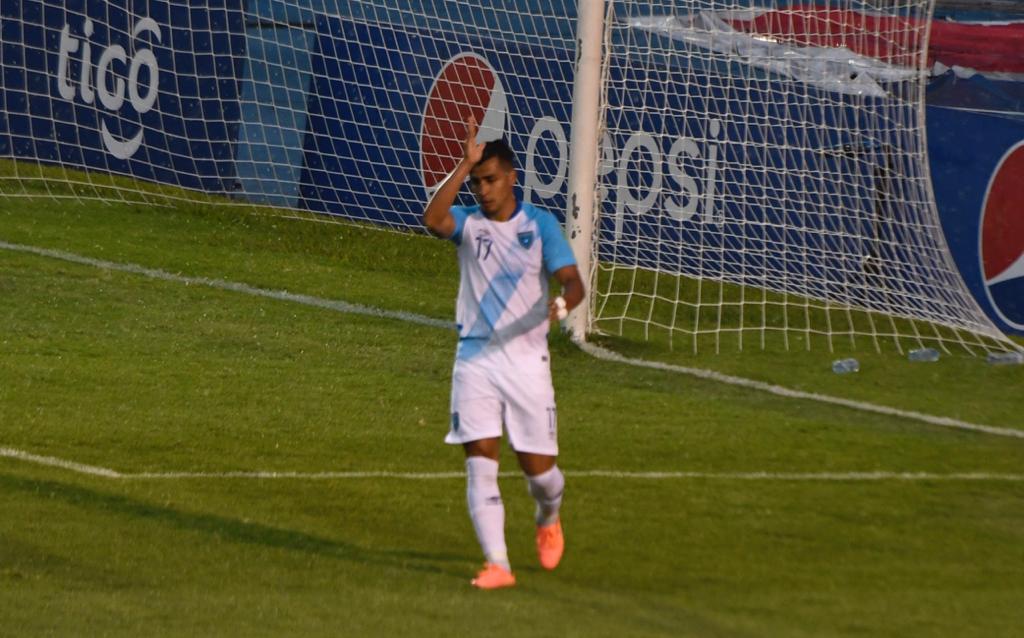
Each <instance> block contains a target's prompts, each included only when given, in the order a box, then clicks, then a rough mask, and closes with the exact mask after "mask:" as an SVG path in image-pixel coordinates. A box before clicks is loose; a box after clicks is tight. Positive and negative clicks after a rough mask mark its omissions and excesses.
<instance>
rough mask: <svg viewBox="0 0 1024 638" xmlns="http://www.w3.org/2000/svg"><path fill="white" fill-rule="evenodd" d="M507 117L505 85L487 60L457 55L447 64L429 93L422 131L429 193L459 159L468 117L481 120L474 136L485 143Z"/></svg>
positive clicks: (422, 168) (423, 166)
mask: <svg viewBox="0 0 1024 638" xmlns="http://www.w3.org/2000/svg"><path fill="white" fill-rule="evenodd" d="M507 115H508V98H507V97H506V95H505V87H504V86H503V85H502V83H501V78H499V77H498V73H497V72H496V71H495V70H494V67H492V66H491V65H490V63H489V62H488V61H487V60H485V59H484V58H482V57H480V56H479V55H477V54H475V53H461V54H459V55H456V56H455V57H453V58H451V59H450V60H448V61H447V62H445V64H444V66H443V67H442V68H441V72H440V73H438V74H437V77H436V78H434V84H433V86H431V87H430V92H429V93H428V94H427V104H426V108H424V111H423V127H422V129H421V131H420V174H421V175H422V177H423V186H424V187H425V188H426V189H427V193H428V194H429V193H433V191H434V190H435V189H436V188H437V187H438V186H439V185H440V183H441V181H442V180H444V178H445V176H446V175H448V173H450V172H451V171H452V170H453V169H454V168H455V167H456V165H458V163H459V160H460V159H462V145H463V141H464V139H465V137H466V120H468V119H469V117H470V116H473V117H475V118H476V121H477V122H478V123H479V124H480V129H479V132H478V133H477V140H479V141H483V142H486V141H490V140H494V139H498V138H500V137H501V136H502V135H503V134H504V132H505V120H506V117H507Z"/></svg>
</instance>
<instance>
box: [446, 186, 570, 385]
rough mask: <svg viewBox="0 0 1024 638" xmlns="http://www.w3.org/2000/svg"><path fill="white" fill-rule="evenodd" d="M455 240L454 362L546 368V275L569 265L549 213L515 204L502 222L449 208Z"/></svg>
mask: <svg viewBox="0 0 1024 638" xmlns="http://www.w3.org/2000/svg"><path fill="white" fill-rule="evenodd" d="M451 214H452V216H453V217H454V218H455V232H454V233H453V234H452V236H451V239H452V241H454V242H455V244H456V245H457V246H458V257H459V270H460V273H461V276H460V281H459V297H458V301H457V304H456V310H455V320H456V323H457V325H458V330H459V346H458V351H457V353H456V361H457V362H469V361H474V362H477V361H479V362H484V361H486V362H487V363H488V365H498V366H501V365H503V364H512V365H515V366H519V367H522V366H530V364H531V362H536V364H538V365H542V366H543V367H545V368H546V367H547V365H548V364H547V358H548V357H547V353H548V343H547V334H548V279H549V278H550V276H551V274H552V273H554V272H555V271H557V270H559V269H560V268H564V267H565V266H571V265H574V264H575V263H576V259H575V257H573V254H572V250H571V249H570V248H569V242H568V241H566V239H565V236H564V235H563V234H562V227H561V225H560V224H559V223H558V220H557V219H555V216H554V215H552V214H551V213H550V212H548V211H546V210H544V209H542V208H538V207H536V206H533V205H531V204H529V203H525V202H522V203H520V204H519V206H518V207H517V209H516V212H515V213H514V214H513V215H512V217H511V218H509V219H508V220H507V221H504V222H499V221H492V220H491V219H488V218H487V216H486V215H484V214H483V212H482V211H481V210H480V207H479V206H468V207H464V206H453V207H452V208H451Z"/></svg>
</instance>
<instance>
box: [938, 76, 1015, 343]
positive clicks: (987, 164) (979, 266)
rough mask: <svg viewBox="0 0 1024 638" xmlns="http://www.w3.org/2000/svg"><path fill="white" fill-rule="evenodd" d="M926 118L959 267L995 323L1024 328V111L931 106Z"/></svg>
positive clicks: (944, 220)
mask: <svg viewBox="0 0 1024 638" xmlns="http://www.w3.org/2000/svg"><path fill="white" fill-rule="evenodd" d="M979 95H980V92H979V93H976V94H975V98H977V97H978V96H979ZM928 124H929V125H928V134H929V135H928V147H929V148H928V151H929V158H930V164H931V169H932V183H933V187H934V189H935V197H936V200H937V202H938V206H939V213H940V217H941V219H942V226H943V230H944V232H945V235H946V240H947V242H948V243H949V247H950V251H951V252H952V253H953V257H954V259H955V260H956V265H957V267H958V268H959V270H960V274H961V275H962V276H963V278H964V281H965V283H966V284H967V287H968V288H969V289H970V291H971V293H972V294H973V295H974V298H975V299H976V300H977V301H978V303H979V305H980V306H981V307H982V309H983V310H985V312H986V313H987V314H988V315H989V317H991V318H992V320H993V321H994V322H995V323H996V325H998V326H999V327H1000V328H1001V329H1003V330H1004V331H1006V332H1013V333H1017V334H1024V116H1019V117H1013V116H1011V115H1009V114H1002V115H999V114H993V113H991V112H985V111H982V110H976V111H972V110H967V109H962V108H948V107H937V106H933V107H930V108H929V109H928Z"/></svg>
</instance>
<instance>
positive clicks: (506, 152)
mask: <svg viewBox="0 0 1024 638" xmlns="http://www.w3.org/2000/svg"><path fill="white" fill-rule="evenodd" d="M466 128H467V133H466V139H465V143H464V148H463V153H464V154H463V158H462V160H461V162H460V163H459V165H458V166H457V167H456V168H455V170H454V171H453V172H452V173H451V174H450V175H449V176H448V178H447V179H446V180H445V181H444V182H443V183H442V185H441V186H440V188H438V190H437V191H436V192H435V193H434V196H433V198H432V199H431V200H430V202H429V203H428V204H427V208H426V210H425V211H424V213H423V223H424V225H425V226H426V227H427V228H428V229H429V230H430V232H432V233H433V234H434V235H437V236H438V237H442V238H445V239H450V240H452V241H453V242H455V245H456V246H457V247H458V248H457V253H458V259H459V270H460V273H461V276H460V279H459V295H458V301H457V304H456V324H457V327H458V331H459V343H458V348H457V350H456V355H455V366H454V369H453V372H452V395H451V427H450V429H449V432H448V435H447V436H446V437H445V442H446V443H449V444H453V445H462V447H463V449H464V450H465V453H466V482H467V486H466V498H467V501H468V504H469V515H470V518H471V519H472V521H473V527H474V529H475V530H476V535H477V539H478V540H479V541H480V545H481V547H482V548H483V551H484V556H485V558H486V563H485V564H484V568H483V570H481V571H480V573H479V574H477V577H476V578H475V579H473V581H472V584H473V586H475V587H478V588H480V589H497V588H500V587H511V586H512V585H514V584H515V582H516V579H515V576H514V575H513V573H512V568H511V566H510V564H509V559H508V551H507V549H506V546H505V507H504V505H503V504H502V501H501V492H500V491H499V489H498V450H499V445H500V441H501V435H502V424H504V426H505V430H506V432H507V433H508V438H509V443H510V445H511V446H512V448H513V449H514V450H515V452H516V456H517V457H518V459H519V465H520V467H521V468H522V470H523V472H524V473H525V474H526V480H527V484H528V488H529V491H530V494H531V495H532V496H533V498H534V500H536V502H537V512H536V523H537V537H536V542H537V553H538V557H539V559H540V563H541V565H542V566H543V567H544V568H545V569H554V568H555V567H556V566H557V565H558V562H559V560H561V558H562V551H563V548H564V540H563V536H562V525H561V521H560V519H559V516H558V510H559V507H560V506H561V503H562V490H563V488H564V486H565V478H564V477H563V475H562V472H561V470H559V469H558V466H557V465H556V460H557V457H558V440H557V429H556V418H555V417H556V413H555V393H554V389H553V388H552V385H551V368H550V362H549V355H548V342H547V335H548V326H549V324H551V323H556V322H557V321H558V320H559V319H563V318H565V314H566V313H567V312H568V311H569V310H571V309H573V308H574V307H576V305H578V304H579V303H580V301H582V300H583V281H582V280H581V279H580V274H579V271H578V270H577V268H576V260H575V258H574V257H573V254H572V251H571V249H570V248H569V244H568V242H567V241H566V239H565V237H564V235H563V234H562V229H561V226H560V225H559V223H558V220H556V219H555V217H554V215H552V214H551V213H549V212H548V211H546V210H543V209H541V208H537V207H535V206H532V205H530V204H528V203H526V202H521V201H518V200H517V199H516V195H515V190H514V187H515V184H516V169H515V156H514V154H513V152H512V149H511V148H509V146H508V143H507V142H505V140H503V139H502V140H496V141H492V142H487V143H482V142H478V141H477V139H476V136H477V123H476V120H475V119H473V118H470V120H469V121H468V122H467V123H466ZM467 177H468V178H469V182H470V187H471V188H472V191H473V194H474V195H475V196H476V200H477V202H479V204H478V205H476V206H470V207H462V206H453V204H454V202H455V198H456V196H457V195H458V193H459V190H460V189H461V188H462V184H463V182H464V181H465V180H466V178H467ZM552 275H553V276H554V277H555V279H556V280H557V281H558V283H559V284H560V285H561V287H562V294H561V295H559V296H557V297H555V298H554V299H551V298H549V293H548V280H549V278H550V277H551V276H552ZM556 325H557V324H556Z"/></svg>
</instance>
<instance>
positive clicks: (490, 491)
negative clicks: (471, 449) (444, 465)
mask: <svg viewBox="0 0 1024 638" xmlns="http://www.w3.org/2000/svg"><path fill="white" fill-rule="evenodd" d="M466 501H467V502H468V503H469V517H470V518H471V519H472V520H473V528H474V529H476V537H477V540H479V541H480V547H482V548H483V550H484V557H485V558H486V559H487V562H488V563H494V564H495V565H501V566H502V567H504V568H505V569H508V570H511V569H512V568H511V566H510V565H509V562H508V549H507V548H506V547H505V505H504V504H503V503H502V502H501V491H500V490H499V489H498V462H497V461H492V460H491V459H489V458H487V457H484V456H470V457H467V458H466Z"/></svg>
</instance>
